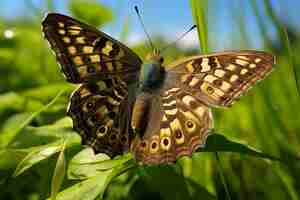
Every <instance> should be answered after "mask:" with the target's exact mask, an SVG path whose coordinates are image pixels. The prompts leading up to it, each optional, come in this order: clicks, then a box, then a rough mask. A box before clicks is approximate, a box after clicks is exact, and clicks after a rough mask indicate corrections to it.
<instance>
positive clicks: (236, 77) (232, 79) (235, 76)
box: [230, 74, 239, 82]
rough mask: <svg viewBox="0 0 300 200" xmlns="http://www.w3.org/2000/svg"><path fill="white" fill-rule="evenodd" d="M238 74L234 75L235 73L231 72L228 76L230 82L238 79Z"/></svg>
mask: <svg viewBox="0 0 300 200" xmlns="http://www.w3.org/2000/svg"><path fill="white" fill-rule="evenodd" d="M238 78H239V76H238V75H236V74H233V75H232V76H231V77H230V82H234V81H236V80H238Z"/></svg>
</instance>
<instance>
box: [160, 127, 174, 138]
mask: <svg viewBox="0 0 300 200" xmlns="http://www.w3.org/2000/svg"><path fill="white" fill-rule="evenodd" d="M169 136H171V130H170V128H162V129H160V137H169Z"/></svg>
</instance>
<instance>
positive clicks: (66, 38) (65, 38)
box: [42, 13, 142, 157]
mask: <svg viewBox="0 0 300 200" xmlns="http://www.w3.org/2000/svg"><path fill="white" fill-rule="evenodd" d="M42 28H43V32H44V34H45V37H46V39H47V40H48V42H49V43H50V45H51V47H52V49H53V50H54V52H55V54H56V58H57V60H58V62H59V63H60V65H61V68H62V71H63V72H64V75H65V76H66V79H67V81H69V82H72V83H82V84H81V86H80V87H79V88H78V89H77V90H76V91H75V92H74V93H73V95H72V97H71V100H70V105H69V108H68V115H69V116H71V118H72V119H73V127H74V129H75V130H76V131H77V132H78V133H79V134H80V135H81V137H82V143H83V144H87V145H89V146H91V147H92V148H93V149H94V150H95V152H97V153H98V152H104V153H107V154H108V155H110V156H111V157H113V156H116V155H119V154H122V153H123V152H126V151H127V150H128V149H129V146H130V143H131V138H132V133H131V132H130V131H131V128H130V124H129V120H130V118H131V110H132V105H133V102H134V99H135V89H136V87H137V81H138V78H139V70H140V67H141V64H142V61H141V60H140V58H139V57H138V56H137V55H136V54H135V53H134V52H133V51H132V50H130V49H129V48H128V47H126V46H125V45H123V44H122V43H120V42H118V41H117V40H115V39H113V38H111V37H110V36H108V35H106V34H105V33H103V32H101V31H99V30H97V29H96V28H94V27H92V26H90V25H88V24H85V23H83V22H80V21H78V20H76V19H73V18H71V17H68V16H65V15H61V14H57V13H49V14H48V15H47V16H46V18H45V19H44V21H43V22H42Z"/></svg>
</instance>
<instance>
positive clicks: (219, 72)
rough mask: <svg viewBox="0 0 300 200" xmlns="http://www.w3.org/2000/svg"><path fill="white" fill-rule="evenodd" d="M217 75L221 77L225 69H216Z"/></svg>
mask: <svg viewBox="0 0 300 200" xmlns="http://www.w3.org/2000/svg"><path fill="white" fill-rule="evenodd" d="M215 75H216V76H217V77H219V78H222V77H224V75H225V71H224V70H221V69H217V70H215Z"/></svg>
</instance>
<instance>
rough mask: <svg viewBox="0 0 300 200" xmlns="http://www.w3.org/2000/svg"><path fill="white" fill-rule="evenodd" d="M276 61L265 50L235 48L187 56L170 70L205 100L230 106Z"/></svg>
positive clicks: (268, 71) (268, 70)
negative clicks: (235, 49)
mask: <svg viewBox="0 0 300 200" xmlns="http://www.w3.org/2000/svg"><path fill="white" fill-rule="evenodd" d="M274 62H275V61H274V57H273V56H272V55H271V54H268V53H265V52H260V51H233V52H224V53H217V54H210V55H201V56H194V57H190V58H186V59H184V60H182V61H179V62H176V63H174V64H171V65H170V67H169V69H168V73H169V76H171V77H173V79H177V80H178V81H179V82H180V84H181V85H182V86H181V87H184V88H186V89H187V90H189V91H190V92H191V93H192V94H193V95H194V96H195V97H197V98H198V99H200V100H201V101H202V102H204V103H206V104H208V105H214V106H230V105H231V104H232V103H233V101H234V100H236V99H237V98H238V97H239V96H240V95H242V94H243V93H244V92H245V91H247V90H248V89H249V88H250V87H251V86H253V85H254V84H255V83H256V82H257V81H260V80H262V79H263V78H264V77H265V76H266V75H268V74H269V73H270V72H271V70H272V66H273V64H274Z"/></svg>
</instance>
